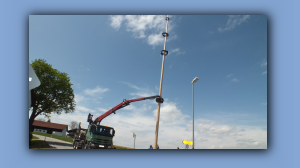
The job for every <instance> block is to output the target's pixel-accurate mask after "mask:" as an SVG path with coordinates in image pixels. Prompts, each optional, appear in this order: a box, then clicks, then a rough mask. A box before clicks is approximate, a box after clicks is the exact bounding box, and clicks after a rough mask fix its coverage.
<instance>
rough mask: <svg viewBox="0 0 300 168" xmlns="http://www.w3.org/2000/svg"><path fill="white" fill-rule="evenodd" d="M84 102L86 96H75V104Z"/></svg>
mask: <svg viewBox="0 0 300 168" xmlns="http://www.w3.org/2000/svg"><path fill="white" fill-rule="evenodd" d="M82 100H84V96H81V95H79V94H75V102H76V104H78V103H79V102H81V101H82Z"/></svg>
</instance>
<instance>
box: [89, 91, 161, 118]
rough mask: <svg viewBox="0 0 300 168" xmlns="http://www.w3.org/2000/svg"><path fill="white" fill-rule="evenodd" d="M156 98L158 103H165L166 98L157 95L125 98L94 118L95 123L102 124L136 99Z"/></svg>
mask: <svg viewBox="0 0 300 168" xmlns="http://www.w3.org/2000/svg"><path fill="white" fill-rule="evenodd" d="M155 98H156V102H157V103H163V101H164V99H163V98H161V97H160V96H158V95H156V96H150V97H142V98H138V99H131V100H126V99H124V100H123V102H122V103H120V104H118V105H117V106H115V107H114V108H112V109H110V110H108V111H107V112H106V113H104V114H102V115H101V116H99V117H98V118H96V119H95V120H94V123H95V124H97V123H98V124H100V122H101V121H102V120H103V119H104V118H105V117H107V116H109V115H110V114H111V113H115V114H116V111H117V110H119V109H121V108H123V107H126V106H128V105H130V103H131V102H136V101H141V100H146V99H155ZM90 115H91V114H89V116H88V118H89V117H90Z"/></svg>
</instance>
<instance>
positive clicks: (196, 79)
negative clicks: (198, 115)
mask: <svg viewBox="0 0 300 168" xmlns="http://www.w3.org/2000/svg"><path fill="white" fill-rule="evenodd" d="M198 80H199V78H198V77H196V78H194V79H193V81H192V88H193V148H192V149H194V144H195V142H194V83H196V82H197V81H198Z"/></svg>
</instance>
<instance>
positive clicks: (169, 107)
mask: <svg viewBox="0 0 300 168" xmlns="http://www.w3.org/2000/svg"><path fill="white" fill-rule="evenodd" d="M153 115H154V116H155V117H156V116H157V109H155V110H154V111H153ZM187 117H188V116H187V115H183V114H182V112H181V110H179V109H178V108H177V106H176V103H172V102H170V103H168V102H166V101H165V102H164V103H163V104H162V105H161V108H160V121H161V122H162V123H166V124H170V123H172V124H174V123H181V122H182V121H183V120H185V118H187Z"/></svg>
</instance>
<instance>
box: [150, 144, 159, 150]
mask: <svg viewBox="0 0 300 168" xmlns="http://www.w3.org/2000/svg"><path fill="white" fill-rule="evenodd" d="M149 149H153V147H152V145H150V148H149ZM157 149H159V146H158V145H157Z"/></svg>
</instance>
